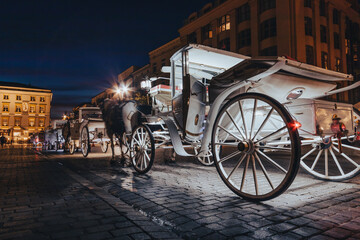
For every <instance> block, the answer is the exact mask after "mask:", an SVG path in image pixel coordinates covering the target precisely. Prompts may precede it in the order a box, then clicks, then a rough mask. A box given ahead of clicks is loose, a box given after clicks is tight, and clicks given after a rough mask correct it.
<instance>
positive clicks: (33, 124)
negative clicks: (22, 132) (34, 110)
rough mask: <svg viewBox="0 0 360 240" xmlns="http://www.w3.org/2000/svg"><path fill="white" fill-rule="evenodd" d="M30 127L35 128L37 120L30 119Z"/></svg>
mask: <svg viewBox="0 0 360 240" xmlns="http://www.w3.org/2000/svg"><path fill="white" fill-rule="evenodd" d="M29 126H30V127H34V126H35V118H29Z"/></svg>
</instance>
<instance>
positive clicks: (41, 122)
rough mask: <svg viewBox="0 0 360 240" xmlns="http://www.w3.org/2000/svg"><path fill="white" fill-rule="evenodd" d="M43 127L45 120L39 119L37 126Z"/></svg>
mask: <svg viewBox="0 0 360 240" xmlns="http://www.w3.org/2000/svg"><path fill="white" fill-rule="evenodd" d="M44 125H45V119H43V118H40V119H39V126H40V127H43V126H44Z"/></svg>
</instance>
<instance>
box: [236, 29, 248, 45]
mask: <svg viewBox="0 0 360 240" xmlns="http://www.w3.org/2000/svg"><path fill="white" fill-rule="evenodd" d="M250 45H251V31H250V28H249V29H245V30H243V31H241V32H240V33H239V37H238V46H239V48H242V47H245V46H250Z"/></svg>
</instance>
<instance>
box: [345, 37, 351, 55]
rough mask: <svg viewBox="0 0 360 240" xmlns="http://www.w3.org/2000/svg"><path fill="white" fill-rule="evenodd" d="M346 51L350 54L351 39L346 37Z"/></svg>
mask: <svg viewBox="0 0 360 240" xmlns="http://www.w3.org/2000/svg"><path fill="white" fill-rule="evenodd" d="M345 53H346V54H350V40H349V39H345Z"/></svg>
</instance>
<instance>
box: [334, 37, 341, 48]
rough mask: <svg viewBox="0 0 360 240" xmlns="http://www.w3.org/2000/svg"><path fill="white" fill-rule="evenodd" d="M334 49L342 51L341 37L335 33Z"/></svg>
mask: <svg viewBox="0 0 360 240" xmlns="http://www.w3.org/2000/svg"><path fill="white" fill-rule="evenodd" d="M334 48H335V49H340V35H339V34H338V33H334Z"/></svg>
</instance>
